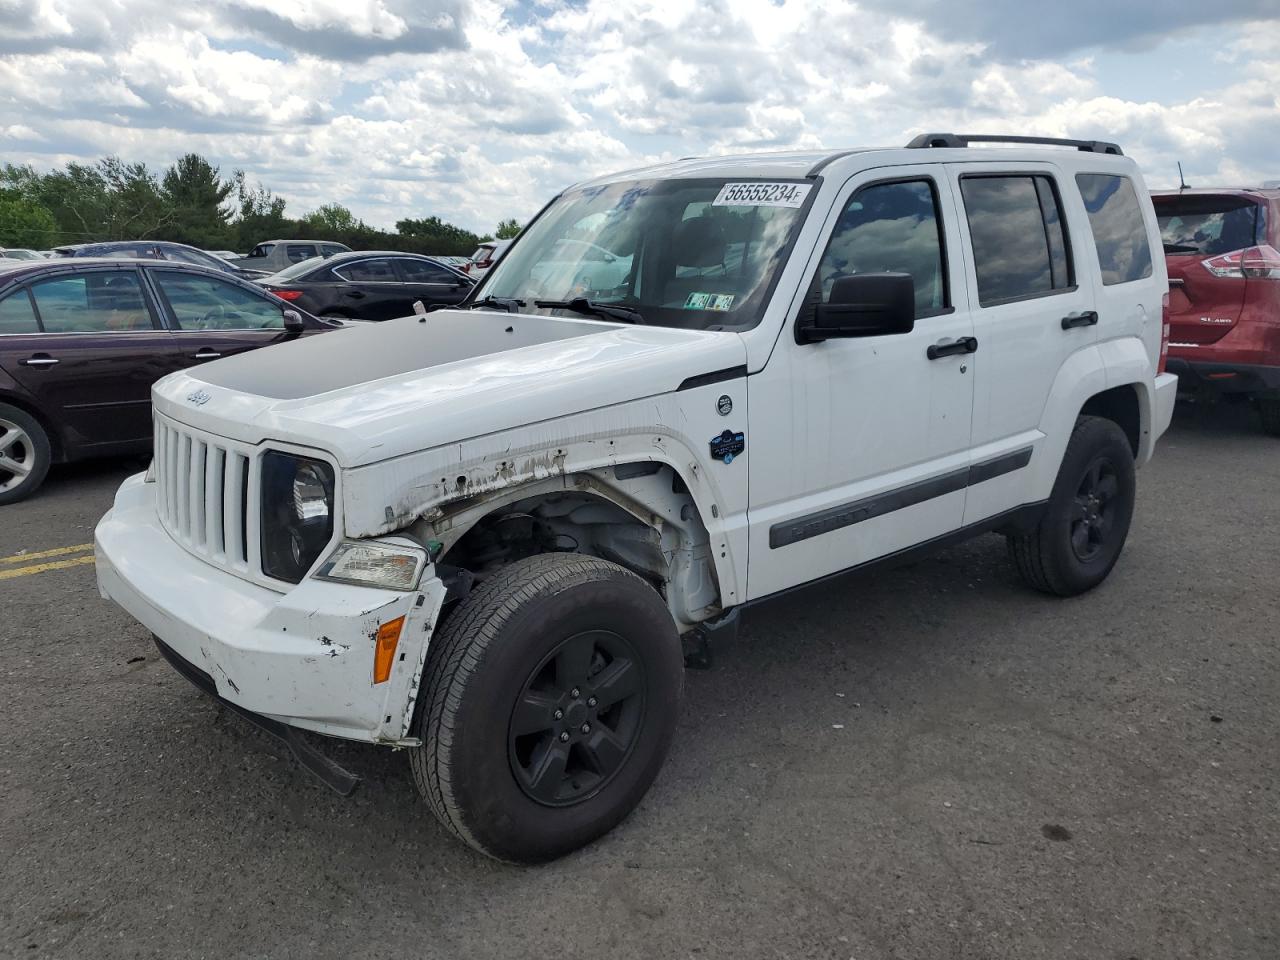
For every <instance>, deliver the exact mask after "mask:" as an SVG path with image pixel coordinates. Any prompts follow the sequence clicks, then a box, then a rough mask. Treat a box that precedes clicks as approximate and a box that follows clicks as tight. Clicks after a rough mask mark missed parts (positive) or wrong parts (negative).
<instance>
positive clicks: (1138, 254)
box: [1076, 173, 1151, 286]
mask: <svg viewBox="0 0 1280 960" xmlns="http://www.w3.org/2000/svg"><path fill="white" fill-rule="evenodd" d="M1076 184H1077V185H1079V187H1080V196H1081V197H1082V198H1083V199H1084V208H1085V210H1086V211H1088V214H1089V229H1090V230H1091V231H1092V232H1093V245H1094V247H1096V248H1097V250H1098V266H1099V267H1100V268H1101V270H1102V282H1103V284H1104V285H1105V286H1111V285H1112V284H1115V283H1128V282H1129V281H1131V280H1142V279H1144V278H1146V277H1149V276H1151V245H1150V244H1149V243H1148V242H1147V225H1146V223H1145V222H1144V221H1143V219H1142V208H1141V207H1140V206H1139V205H1138V193H1137V191H1136V190H1134V188H1133V181H1132V180H1130V179H1129V178H1128V177H1117V176H1113V175H1111V174H1104V173H1077V174H1076Z"/></svg>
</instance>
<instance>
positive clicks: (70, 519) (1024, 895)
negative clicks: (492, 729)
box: [0, 406, 1280, 960]
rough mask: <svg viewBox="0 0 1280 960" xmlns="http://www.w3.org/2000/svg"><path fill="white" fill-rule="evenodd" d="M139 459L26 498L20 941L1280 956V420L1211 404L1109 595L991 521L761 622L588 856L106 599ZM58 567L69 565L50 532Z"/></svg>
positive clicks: (96, 956) (93, 467)
mask: <svg viewBox="0 0 1280 960" xmlns="http://www.w3.org/2000/svg"><path fill="white" fill-rule="evenodd" d="M137 469H139V466H138V464H137V462H136V461H134V462H127V461H126V462H121V461H112V462H104V463H95V464H88V465H81V466H76V467H70V468H62V469H55V471H54V472H53V474H52V475H51V477H50V480H49V483H48V486H47V488H46V489H45V490H44V492H43V493H42V494H41V495H40V496H38V497H37V498H36V499H34V500H32V501H29V502H26V503H23V504H18V505H14V506H8V507H2V508H0V610H2V611H3V616H2V617H0V651H3V657H4V659H3V665H2V666H0V681H2V683H3V686H2V687H0V690H2V693H0V729H2V730H3V735H2V736H0V863H2V864H3V866H2V867H0V956H6V957H23V958H41V957H59V958H61V957H84V958H93V960H107V958H117V957H119V958H134V957H148V958H150V957H155V958H178V957H208V958H227V957H237V958H238V957H253V958H286V957H300V958H308V960H310V958H329V957H414V958H435V957H440V958H464V957H465V958H470V957H501V958H508V960H509V958H523V957H539V958H552V957H554V958H557V960H570V958H584V960H587V958H589V960H614V958H650V957H655V958H656V957H680V958H720V957H723V958H746V957H786V958H828V957H829V958H839V960H848V958H857V960H888V958H895V960H896V958H902V960H951V958H984V960H986V958H1006V957H1007V958H1018V960H1032V958H1055V960H1056V958H1081V960H1085V958H1088V960H1113V958H1114V960H1169V958H1183V957H1185V958H1195V960H1211V958H1223V960H1228V958H1229V960H1246V958H1266V960H1274V958H1276V957H1278V956H1280V919H1278V918H1280V789H1278V786H1277V773H1278V772H1280V710H1277V694H1278V693H1280V650H1278V648H1277V645H1278V642H1280V629H1278V625H1280V603H1278V602H1277V597H1278V595H1280V576H1278V572H1280V440H1276V439H1274V438H1269V437H1266V436H1264V435H1263V434H1262V433H1261V431H1260V430H1259V429H1258V427H1257V424H1256V422H1255V420H1254V419H1253V418H1252V416H1251V415H1250V412H1249V411H1248V410H1247V409H1245V408H1240V407H1219V408H1211V409H1198V408H1191V407H1183V406H1180V407H1179V409H1178V412H1177V416H1176V419H1175V425H1174V428H1173V429H1172V431H1171V432H1170V433H1169V434H1168V435H1166V437H1165V438H1164V439H1163V440H1162V441H1161V442H1160V444H1159V446H1158V448H1157V453H1156V458H1155V460H1154V461H1153V462H1152V464H1150V465H1149V466H1148V467H1146V468H1144V469H1143V470H1142V471H1140V473H1139V495H1138V509H1137V514H1136V517H1135V519H1134V524H1133V530H1132V532H1131V534H1130V538H1129V543H1128V546H1127V548H1126V550H1125V552H1124V555H1123V556H1122V558H1121V560H1120V564H1119V566H1118V567H1117V568H1116V570H1115V572H1114V573H1113V574H1112V576H1111V578H1110V579H1109V580H1108V581H1107V582H1106V583H1105V584H1103V585H1102V586H1101V587H1100V588H1099V589H1097V590H1095V591H1094V592H1092V593H1090V594H1088V595H1086V596H1083V597H1079V598H1076V599H1072V600H1065V601H1064V600H1055V599H1050V598H1046V597H1042V596H1040V595H1037V594H1035V593H1032V592H1030V591H1028V590H1027V589H1025V588H1024V587H1023V586H1022V585H1021V584H1020V583H1019V582H1018V581H1017V579H1016V578H1015V575H1014V574H1013V572H1012V569H1011V568H1010V567H1009V565H1008V564H1007V563H1006V560H1005V553H1004V543H1003V541H1002V540H1001V539H1000V538H999V537H996V536H987V537H983V538H981V539H979V540H975V541H972V542H971V543H968V544H965V545H963V546H961V547H958V548H954V549H950V550H948V551H946V552H943V553H940V554H938V555H936V556H935V557H932V558H930V559H927V560H924V561H921V562H919V563H916V564H914V565H912V566H909V567H904V568H899V569H894V570H881V571H879V572H876V573H873V574H867V575H863V576H859V577H855V578H851V579H847V580H845V581H841V582H838V583H836V584H830V585H827V586H826V587H823V588H820V589H816V590H811V591H809V592H807V593H802V594H797V595H793V596H791V597H789V598H787V599H784V600H780V601H777V602H775V603H773V604H771V605H769V606H766V607H762V608H757V609H756V610H755V611H753V612H752V613H751V615H750V616H749V617H748V618H747V619H746V622H745V625H744V630H743V632H742V635H741V636H740V638H739V639H738V640H737V641H736V642H734V643H732V644H730V645H727V646H722V647H720V648H718V649H717V650H716V651H715V654H716V659H715V664H714V667H713V668H712V669H711V670H708V671H697V672H691V673H690V674H689V676H688V681H687V697H686V702H685V707H684V712H683V715H682V719H681V723H680V730H679V734H678V736H677V740H676V744H675V746H674V749H673V752H672V755H671V757H670V759H669V761H668V763H667V765H666V767H665V769H664V771H663V772H662V774H661V775H660V776H659V779H658V781H657V783H656V784H655V786H654V788H653V790H652V791H651V792H650V793H649V795H648V796H647V798H646V799H645V800H644V802H643V803H642V805H641V806H640V808H639V809H638V810H637V811H636V812H635V813H634V814H633V815H632V816H631V817H630V819H628V820H627V821H626V822H625V823H623V824H622V825H621V826H620V827H619V828H618V829H617V830H615V831H614V832H613V833H611V834H610V835H609V836H607V837H605V838H604V839H603V840H601V841H599V842H597V843H596V844H594V845H592V846H591V847H589V848H587V849H585V850H582V851H580V852H578V853H576V854H574V855H571V856H569V857H567V858H565V859H563V860H561V861H558V862H556V863H554V864H551V865H548V866H544V867H538V868H515V867H509V866H504V865H501V864H498V863H495V862H492V861H490V860H487V859H485V858H483V857H481V856H479V855H477V854H475V853H473V852H472V851H471V850H469V849H467V848H465V847H463V846H461V845H460V844H458V843H456V842H455V841H453V840H451V839H449V838H448V837H447V836H446V834H445V832H444V831H443V830H442V829H441V828H439V827H438V826H437V825H436V824H435V822H434V821H433V820H432V818H431V816H430V814H429V812H428V811H427V808H426V806H425V804H424V803H423V802H422V801H421V800H420V799H419V797H418V796H417V794H416V792H415V789H414V786H413V783H412V781H411V779H410V776H409V771H408V762H407V759H406V758H405V756H403V755H397V754H395V753H393V752H391V751H389V750H383V749H379V748H375V747H361V746H356V745H344V744H338V745H336V747H335V748H331V749H332V751H333V753H334V755H335V756H337V757H338V758H340V759H341V760H342V762H344V763H345V764H347V765H348V766H350V767H351V768H352V769H354V770H355V771H356V772H357V773H359V774H360V775H361V776H362V777H364V778H365V782H364V783H363V784H362V785H361V787H360V788H359V790H358V791H357V792H356V794H355V795H354V796H352V797H351V798H349V799H342V798H340V797H338V796H336V795H334V794H332V793H329V792H328V791H327V790H326V789H325V788H324V787H323V786H321V785H319V784H318V783H317V782H315V781H314V780H313V779H311V778H310V777H309V776H308V775H307V774H306V773H304V772H303V771H302V770H300V769H299V768H298V767H297V766H296V764H295V763H294V762H293V761H292V759H291V758H290V757H289V755H288V753H287V751H286V750H285V749H284V748H282V747H281V746H279V745H278V744H277V743H276V742H275V741H273V740H272V739H271V738H269V737H268V736H266V735H264V734H262V733H261V732H259V731H258V730H257V729H255V728H253V727H251V726H249V725H247V724H246V723H245V722H244V721H242V720H241V719H239V718H237V717H235V716H234V715H232V714H230V713H228V712H227V711H225V710H223V709H221V708H219V707H218V706H217V705H216V704H215V703H213V702H212V701H210V700H208V699H206V698H204V697H203V696H202V695H201V694H199V693H198V692H197V691H196V690H195V689H194V688H193V687H191V686H190V685H188V684H187V682H186V681H185V680H182V679H181V678H180V677H178V676H177V675H176V674H175V673H174V672H173V671H172V670H171V669H170V668H169V667H168V665H167V664H165V663H164V662H163V661H162V660H160V659H159V656H158V655H157V653H156V650H155V648H154V647H153V646H152V644H151V641H150V638H149V637H148V635H147V634H146V632H145V631H144V630H143V629H142V628H141V627H140V626H139V625H138V624H136V623H134V622H133V621H131V620H130V619H129V618H128V617H127V616H126V615H125V614H124V613H123V612H122V611H120V610H119V609H117V608H116V607H114V606H113V605H111V604H109V603H106V602H104V601H102V600H100V599H99V598H98V595H97V592H96V589H95V586H94V573H93V566H92V563H91V561H90V560H89V559H88V558H89V556H90V553H89V551H88V550H87V549H86V547H85V545H86V544H89V543H90V542H91V541H92V531H93V526H94V523H95V522H96V521H97V519H98V517H99V516H100V515H101V514H102V513H103V511H104V510H106V509H107V508H108V506H109V505H110V502H111V498H112V494H113V492H114V489H115V487H116V486H117V485H118V484H119V482H120V481H121V480H122V479H123V478H124V477H125V476H127V475H128V474H129V473H131V472H133V471H135V470H137ZM51 551H60V552H51Z"/></svg>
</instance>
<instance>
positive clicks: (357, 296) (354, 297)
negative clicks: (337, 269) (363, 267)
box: [347, 290, 364, 300]
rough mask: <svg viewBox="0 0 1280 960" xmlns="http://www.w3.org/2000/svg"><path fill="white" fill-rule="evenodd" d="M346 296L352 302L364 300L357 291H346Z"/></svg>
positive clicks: (362, 295)
mask: <svg viewBox="0 0 1280 960" xmlns="http://www.w3.org/2000/svg"><path fill="white" fill-rule="evenodd" d="M347 296H348V297H350V298H351V299H352V300H362V299H364V294H363V293H361V292H360V291H359V290H348V291H347Z"/></svg>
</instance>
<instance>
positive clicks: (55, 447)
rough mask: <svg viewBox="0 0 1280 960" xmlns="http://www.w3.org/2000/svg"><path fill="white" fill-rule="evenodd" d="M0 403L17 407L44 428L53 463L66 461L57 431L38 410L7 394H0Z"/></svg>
mask: <svg viewBox="0 0 1280 960" xmlns="http://www.w3.org/2000/svg"><path fill="white" fill-rule="evenodd" d="M0 403H7V404H8V405H9V406H11V407H17V408H18V409H19V410H21V411H22V412H23V413H25V414H27V415H28V416H30V417H31V418H32V419H33V420H35V422H36V423H38V424H40V426H41V427H43V428H44V432H45V435H46V436H47V437H48V438H49V449H50V451H51V452H52V453H53V462H54V463H63V462H65V461H66V450H65V448H64V447H63V445H62V436H61V435H60V434H59V433H58V431H57V429H56V428H55V427H54V426H53V424H52V423H51V422H50V421H49V418H48V417H46V416H45V415H44V414H43V413H42V412H41V411H40V410H39V409H37V408H36V407H35V406H34V405H33V404H30V403H28V402H27V401H25V400H22V399H20V398H18V397H14V396H10V395H9V394H7V393H0Z"/></svg>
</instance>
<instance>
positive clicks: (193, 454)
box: [155, 415, 258, 577]
mask: <svg viewBox="0 0 1280 960" xmlns="http://www.w3.org/2000/svg"><path fill="white" fill-rule="evenodd" d="M155 464H156V484H157V491H156V494H157V496H156V504H157V509H158V511H159V514H160V522H161V523H162V524H163V525H164V528H165V529H166V530H167V531H168V532H169V534H170V536H172V537H173V538H174V540H176V541H177V542H178V543H180V544H181V545H182V546H184V547H185V548H186V549H188V550H189V551H191V552H192V553H194V554H196V555H198V556H200V557H202V558H204V559H205V560H208V561H209V562H210V563H213V564H215V565H217V566H220V567H224V568H226V569H228V570H231V571H233V572H236V573H239V574H242V575H249V576H254V577H256V576H257V575H258V569H257V566H258V550H257V547H256V544H255V543H254V540H255V537H256V534H257V518H256V517H254V516H252V513H253V511H252V510H250V509H249V504H250V503H251V502H252V493H251V491H253V490H255V489H256V483H257V478H256V476H255V473H256V468H257V459H256V457H255V456H254V454H253V448H252V447H249V446H248V445H242V444H239V443H236V442H235V441H231V440H227V439H225V438H222V437H214V436H211V435H209V434H205V433H201V432H200V431H198V430H193V429H191V428H190V427H187V426H185V425H182V424H178V423H176V422H174V421H172V420H169V419H167V418H165V417H162V416H160V415H157V416H156V418H155Z"/></svg>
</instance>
